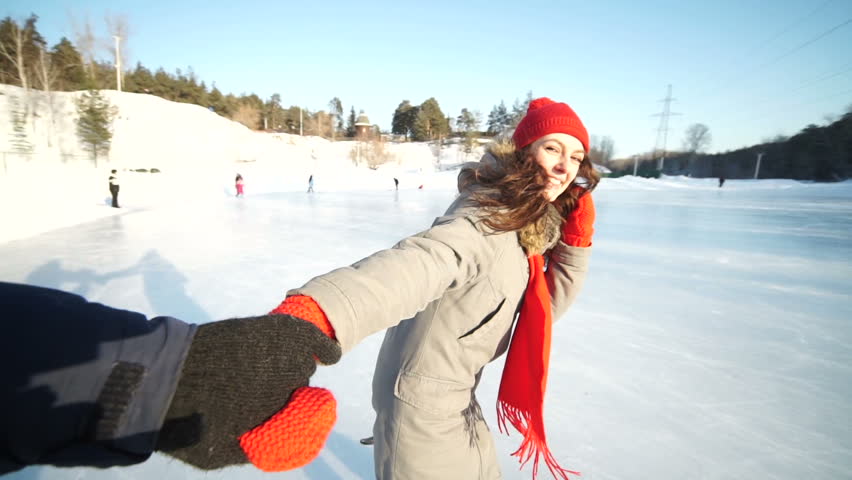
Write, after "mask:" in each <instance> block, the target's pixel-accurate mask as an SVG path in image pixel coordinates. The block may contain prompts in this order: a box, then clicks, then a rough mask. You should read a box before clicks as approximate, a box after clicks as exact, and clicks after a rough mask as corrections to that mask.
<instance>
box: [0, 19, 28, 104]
mask: <svg viewBox="0 0 852 480" xmlns="http://www.w3.org/2000/svg"><path fill="white" fill-rule="evenodd" d="M9 27H10V28H9V35H8V38H0V55H2V56H3V57H4V58H6V60H8V61H9V62H10V63H11V64H12V65H13V66H14V67H15V69H16V70H17V71H18V80H20V82H21V87H23V88H24V91H27V90H29V88H30V85H29V79H28V78H27V65H26V60H25V57H24V44H25V43H26V38H27V35H28V34H29V35H32V32H31V31H28V30H29V29H30V26H29V25H26V26H25V27H24V28H21V27H20V26H18V24H17V23H16V22H14V21H12V22H10V25H9Z"/></svg>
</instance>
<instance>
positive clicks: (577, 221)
mask: <svg viewBox="0 0 852 480" xmlns="http://www.w3.org/2000/svg"><path fill="white" fill-rule="evenodd" d="M577 188H580V187H577ZM594 223H595V204H594V202H593V201H592V194H591V193H590V192H586V193H584V194H583V195H582V196H580V198H578V199H577V204H576V205H575V206H574V209H573V210H571V212H569V213H568V216H567V217H566V218H565V224H564V225H563V227H562V241H563V242H565V243H567V244H568V245H573V246H575V247H589V246H591V245H592V234H594V232H595V229H594V226H593V225H594Z"/></svg>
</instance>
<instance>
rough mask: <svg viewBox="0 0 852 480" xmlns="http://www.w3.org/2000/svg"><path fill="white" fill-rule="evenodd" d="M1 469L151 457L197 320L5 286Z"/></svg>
mask: <svg viewBox="0 0 852 480" xmlns="http://www.w3.org/2000/svg"><path fill="white" fill-rule="evenodd" d="M0 309H2V310H0V311H2V319H0V474H2V473H5V472H9V471H13V470H17V469H20V468H23V467H24V466H27V465H33V464H49V465H56V466H79V465H85V466H97V467H110V466H117V465H128V464H133V463H138V462H141V461H143V460H145V459H146V458H148V457H149V456H150V455H151V452H152V451H153V450H154V445H155V442H156V439H157V434H158V432H159V430H160V427H161V426H162V423H163V419H164V418H165V415H166V411H167V410H168V406H169V403H170V402H171V398H172V395H173V394H174V391H175V389H176V387H177V382H178V377H179V375H180V371H181V368H182V366H183V362H184V360H185V357H186V354H187V352H188V350H189V346H190V343H191V342H192V338H193V336H194V333H195V328H196V327H195V326H194V325H189V324H186V323H184V322H182V321H180V320H177V319H174V318H170V317H157V318H154V319H151V320H149V319H147V318H146V317H145V316H144V315H142V314H140V313H136V312H130V311H127V310H119V309H115V308H111V307H108V306H105V305H101V304H98V303H91V302H88V301H86V300H85V299H84V298H83V297H80V296H78V295H75V294H72V293H68V292H63V291H59V290H52V289H48V288H40V287H33V286H28V285H19V284H10V283H2V282H0Z"/></svg>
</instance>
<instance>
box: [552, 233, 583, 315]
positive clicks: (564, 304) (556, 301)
mask: <svg viewBox="0 0 852 480" xmlns="http://www.w3.org/2000/svg"><path fill="white" fill-rule="evenodd" d="M591 253H592V247H586V248H583V247H574V246H571V245H568V244H567V243H565V242H563V241H562V240H559V242H558V243H557V244H556V246H555V247H554V248H553V250H551V252H550V263H549V265H548V267H547V272H546V273H545V277H546V279H547V287H548V289H549V290H550V301H551V306H552V309H553V321H557V320H559V318H560V317H562V315H564V314H565V312H566V311H567V310H568V307H570V306H571V304H572V303H574V299H575V298H577V294H578V293H580V290H581V289H582V288H583V283H584V282H585V280H586V272H587V271H588V270H589V257H590V256H591Z"/></svg>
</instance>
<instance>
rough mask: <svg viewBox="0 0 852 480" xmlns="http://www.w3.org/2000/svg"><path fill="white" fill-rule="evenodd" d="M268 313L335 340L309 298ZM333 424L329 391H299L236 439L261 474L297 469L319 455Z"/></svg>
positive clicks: (334, 413)
mask: <svg viewBox="0 0 852 480" xmlns="http://www.w3.org/2000/svg"><path fill="white" fill-rule="evenodd" d="M270 313H272V314H280V315H292V316H294V317H297V318H300V319H302V320H306V321H308V322H311V323H313V324H314V325H316V326H317V327H318V328H319V329H320V330H322V332H323V333H325V334H326V335H328V336H329V337H331V338H332V339H334V338H335V336H334V327H332V326H331V323H330V322H329V321H328V317H326V316H325V313H324V312H323V311H322V309H321V308H320V306H319V305H318V304H317V303H316V302H315V301H314V299H313V298H311V297H308V296H304V295H296V296H292V297H287V298H286V299H285V300H284V301H283V302H281V304H280V305H278V306H277V307H275V309H274V310H272V312H270ZM336 420H337V401H336V400H335V399H334V395H332V394H331V392H330V391H329V390H326V389H324V388H316V387H302V388H300V389H298V390H296V391H295V392H293V396H292V397H291V398H290V401H289V402H288V403H287V405H286V406H285V407H284V408H283V409H281V410H280V411H279V412H278V413H276V414H275V415H273V416H272V417H270V418H269V420H267V421H265V422H264V423H262V424H260V425H258V426H257V427H255V428H253V429H252V430H250V431H248V432H246V433H245V434H243V435H242V436H240V446H241V447H242V449H243V452H245V454H246V457H247V458H248V459H249V461H251V463H253V464H254V466H256V467H257V468H259V469H260V470H263V471H265V472H281V471H285V470H292V469H294V468H300V467H303V466H305V465H307V464H308V463H310V462H311V461H313V459H314V458H316V457H317V455H319V452H320V450H322V447H323V446H324V445H325V441H326V439H327V438H328V434H329V433H331V429H332V428H333V427H334V422H335V421H336Z"/></svg>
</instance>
